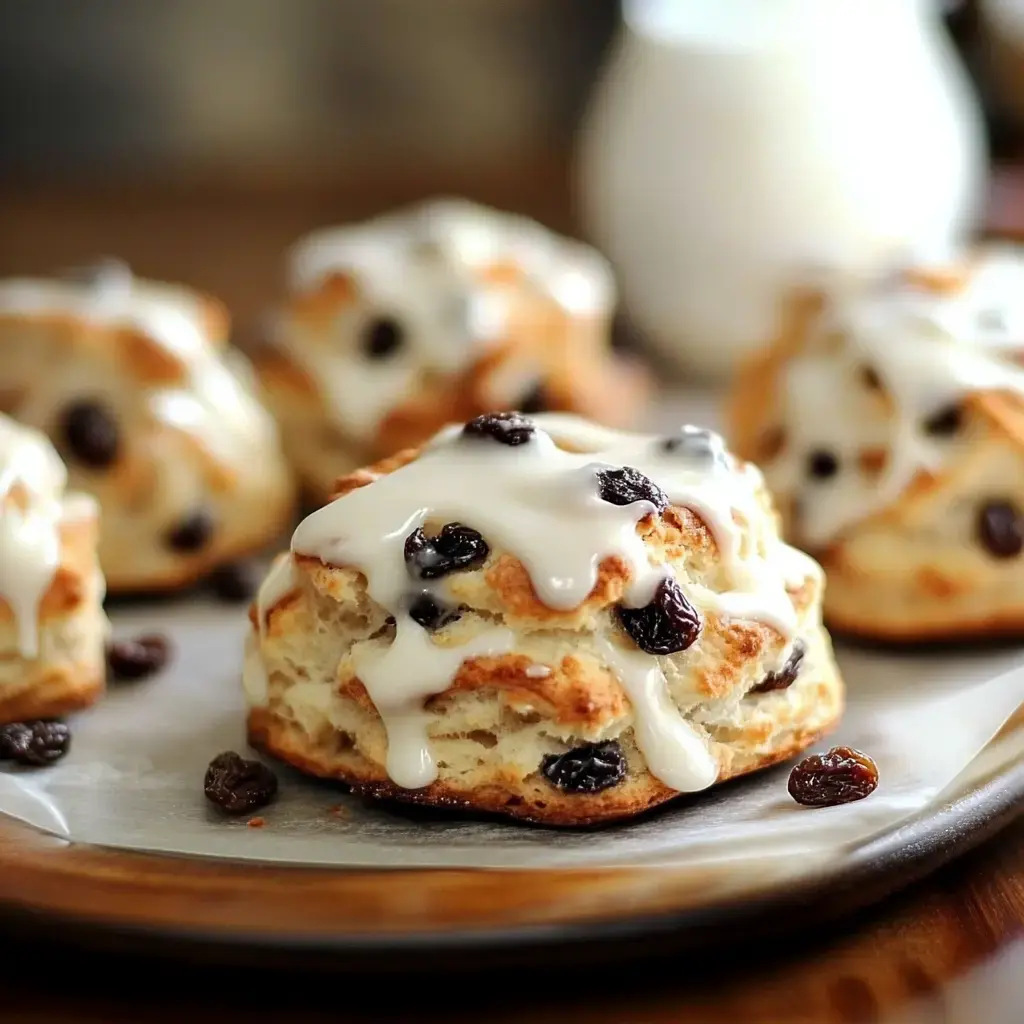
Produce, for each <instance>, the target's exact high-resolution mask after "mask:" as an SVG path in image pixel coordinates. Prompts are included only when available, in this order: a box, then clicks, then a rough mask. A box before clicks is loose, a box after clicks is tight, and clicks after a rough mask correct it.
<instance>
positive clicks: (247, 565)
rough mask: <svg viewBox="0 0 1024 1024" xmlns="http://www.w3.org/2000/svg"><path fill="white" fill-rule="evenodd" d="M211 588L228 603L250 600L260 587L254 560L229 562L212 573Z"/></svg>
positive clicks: (209, 581)
mask: <svg viewBox="0 0 1024 1024" xmlns="http://www.w3.org/2000/svg"><path fill="white" fill-rule="evenodd" d="M208 583H209V586H210V589H211V590H212V591H213V592H214V594H215V595H216V596H217V597H219V598H220V599H221V600H222V601H225V602H227V603H228V604H240V603H241V602H243V601H248V600H249V599H250V598H251V597H252V596H253V594H255V593H256V590H257V588H258V587H259V573H258V571H257V567H256V565H255V564H254V563H252V562H229V563H227V564H226V565H219V566H217V568H216V569H214V570H213V572H212V573H210V578H209V580H208Z"/></svg>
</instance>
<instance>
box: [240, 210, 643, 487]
mask: <svg viewBox="0 0 1024 1024" xmlns="http://www.w3.org/2000/svg"><path fill="white" fill-rule="evenodd" d="M289 278H290V280H289V296H288V298H287V301H286V302H285V303H284V305H283V308H282V309H281V310H280V311H279V313H278V315H276V316H275V318H274V321H273V325H272V327H271V328H270V329H269V330H268V339H267V341H268V344H266V345H264V346H262V347H261V348H257V349H255V350H254V351H253V361H254V363H255V366H256V368H257V371H258V373H259V374H260V378H261V380H262V382H263V385H264V388H265V392H266V395H267V402H268V404H269V405H270V407H271V408H272V409H273V411H274V413H275V415H276V416H277V418H278V421H279V423H280V424H281V427H282V432H283V435H284V440H285V444H286V446H287V450H288V454H289V457H290V458H291V460H292V463H293V465H294V466H295V467H296V468H297V470H298V472H299V474H300V475H301V477H302V480H303V482H304V483H305V484H306V486H307V487H308V489H309V491H310V493H311V495H312V496H313V497H314V498H316V499H317V500H320V501H322V500H323V499H324V498H326V496H327V495H328V494H329V493H330V489H331V487H332V486H333V484H334V481H335V479H337V477H338V476H339V475H340V474H342V473H346V472H350V471H351V470H353V469H355V468H356V467H358V466H362V465H366V464H368V463H369V462H372V461H375V460H376V459H378V458H384V457H386V456H388V455H391V454H392V453H394V452H396V451H399V450H401V449H403V448H406V447H409V446H411V445H416V444H421V443H422V442H423V441H425V440H427V438H429V437H430V436H431V435H432V434H434V433H435V432H436V431H437V430H439V429H440V428H441V427H442V426H444V425H445V424H447V423H451V422H453V421H461V420H465V419H471V418H472V417H473V416H475V415H477V414H479V413H483V412H490V411H493V410H500V409H514V408H518V409H520V410H523V411H532V412H538V411H541V410H549V411H556V410H565V411H571V412H576V413H580V414H582V415H585V416H588V417H590V418H592V419H595V420H598V421H600V422H604V423H608V424H611V425H616V426H626V425H629V424H630V422H631V421H632V419H633V417H634V416H635V414H636V412H637V410H638V408H639V407H640V406H641V405H642V402H643V401H644V399H645V396H646V394H647V390H648V389H647V378H646V375H645V374H644V372H643V371H642V370H641V369H640V368H639V365H638V364H636V363H634V362H631V361H629V360H628V359H624V358H621V357H619V356H617V355H616V354H615V353H614V351H613V349H612V348H611V323H612V317H613V313H614V306H615V302H616V296H615V286H614V281H613V278H612V274H611V271H610V268H609V266H608V264H607V263H606V261H605V260H604V259H603V258H602V257H601V256H600V255H599V254H598V253H597V252H596V251H595V250H593V249H592V248H590V247H588V246H586V245H583V244H582V243H579V242H575V241H570V240H569V239H566V238H561V237H559V236H557V235H554V234H552V233H551V232H550V231H547V230H546V229H545V228H543V227H541V226H540V225H539V224H537V223H535V222H533V221H531V220H528V219H526V218H523V217H519V216H513V215H511V214H505V213H500V212H498V211H495V210H491V209H487V208H485V207H482V206H478V205H476V204H473V203H469V202H466V201H460V200H450V199H438V200H431V201H427V202H424V203H421V204H419V205H416V206H414V207H410V208H403V209H400V210H398V211H395V212H392V213H390V214H387V215H385V216H381V217H378V218H376V219H373V220H370V221H367V222H364V223H361V224H356V225H352V226H349V227H341V228H332V229H324V230H320V231H317V232H314V233H312V234H310V235H308V236H307V237H305V238H302V239H300V240H299V241H298V242H297V243H296V244H295V246H294V247H293V249H292V250H291V252H290V254H289Z"/></svg>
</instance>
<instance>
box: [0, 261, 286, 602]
mask: <svg viewBox="0 0 1024 1024" xmlns="http://www.w3.org/2000/svg"><path fill="white" fill-rule="evenodd" d="M228 327H229V323H228V316H227V311H226V310H225V309H224V308H223V306H222V305H221V304H220V303H219V302H217V301H216V300H214V299H212V298H210V297H208V296H205V295H202V294H199V293H198V292H194V291H192V290H191V289H188V288H185V287H183V286H177V285H169V284H161V283H156V282H152V281H143V280H139V279H138V278H136V277H134V276H133V275H132V273H131V272H130V270H129V269H128V268H127V267H125V266H123V265H121V264H118V263H116V262H113V263H111V262H109V261H108V262H106V263H104V264H101V265H100V266H99V267H98V268H97V269H96V271H95V273H92V274H91V275H77V276H73V277H68V278H62V279H54V280H49V279H39V280H36V279H9V280H4V281H0V408H2V409H3V411H5V412H7V413H9V414H10V415H11V416H13V417H14V418H15V419H17V420H20V421H21V422H23V423H25V424H27V425H29V426H31V427H34V428H36V429H39V430H42V431H44V432H45V433H47V434H48V435H49V437H50V439H51V440H52V442H53V443H54V445H55V446H56V447H57V449H58V451H59V452H60V454H61V456H62V457H63V458H64V460H65V462H66V463H67V467H68V472H69V479H70V482H71V485H72V486H73V487H75V488H76V489H82V490H85V491H88V492H89V493H90V494H93V495H95V496H96V498H97V499H98V500H99V503H100V507H101V509H102V513H103V515H102V521H101V526H100V561H101V564H102V566H103V569H104V572H105V574H106V577H107V585H108V586H109V588H110V590H111V591H112V592H116V593H126V592H131V591H149V590H162V589H169V588H175V587H180V586H185V585H188V584H191V583H194V582H196V581H197V580H198V579H200V578H201V577H204V576H206V575H207V574H208V573H210V572H211V571H212V570H214V569H216V568H217V567H218V566H220V565H222V564H224V563H226V562H230V561H233V560H235V559H237V558H238V557H239V556H242V555H244V554H247V553H249V552H252V551H255V550H258V549H260V548H262V547H264V546H265V545H266V544H267V543H268V542H270V541H271V540H273V539H275V538H276V537H278V536H279V535H280V534H281V532H282V531H283V530H284V529H285V528H286V527H287V525H288V523H289V520H290V518H291V514H292V507H293V492H294V488H293V485H292V481H291V474H290V470H289V469H288V467H287V464H286V462H285V459H284V455H283V451H282V447H281V443H280V440H279V437H278V431H277V427H276V425H275V423H274V421H273V419H272V417H271V416H270V414H269V413H268V412H267V411H266V410H265V409H264V408H263V407H262V406H261V405H260V404H259V401H258V399H257V397H256V381H255V379H254V376H253V374H252V371H251V367H249V366H248V364H247V363H246V362H245V360H244V358H243V357H241V356H240V355H239V354H238V353H236V352H234V351H232V350H230V349H228V348H227V345H226V341H227V334H228Z"/></svg>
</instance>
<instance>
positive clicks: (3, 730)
mask: <svg viewBox="0 0 1024 1024" xmlns="http://www.w3.org/2000/svg"><path fill="white" fill-rule="evenodd" d="M70 749H71V730H70V729H69V728H68V727H67V726H66V725H65V724H64V723H63V722H54V721H50V720H46V719H38V720H36V721H32V722H11V723H9V724H8V725H3V726H0V759H2V760H5V761H17V762H18V763H19V764H29V765H33V766H35V767H41V766H43V765H48V764H53V762H54V761H59V760H60V759H61V758H62V757H63V756H64V755H65V754H66V753H67V752H68V751H69V750H70Z"/></svg>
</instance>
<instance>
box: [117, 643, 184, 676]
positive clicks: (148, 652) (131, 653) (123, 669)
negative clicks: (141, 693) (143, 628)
mask: <svg viewBox="0 0 1024 1024" xmlns="http://www.w3.org/2000/svg"><path fill="white" fill-rule="evenodd" d="M169 655H170V644H169V643H168V642H167V639H166V638H165V637H162V636H157V635H156V634H151V635H149V636H140V637H138V638H137V639H135V640H115V641H114V642H113V643H112V644H110V645H109V646H108V647H107V667H108V668H109V670H110V674H111V676H112V677H113V678H114V679H115V680H117V681H118V682H129V681H134V680H136V679H144V678H145V677H146V676H151V675H153V674H154V673H156V672H159V671H160V669H162V668H163V667H164V665H166V664H167V658H168V656H169Z"/></svg>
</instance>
